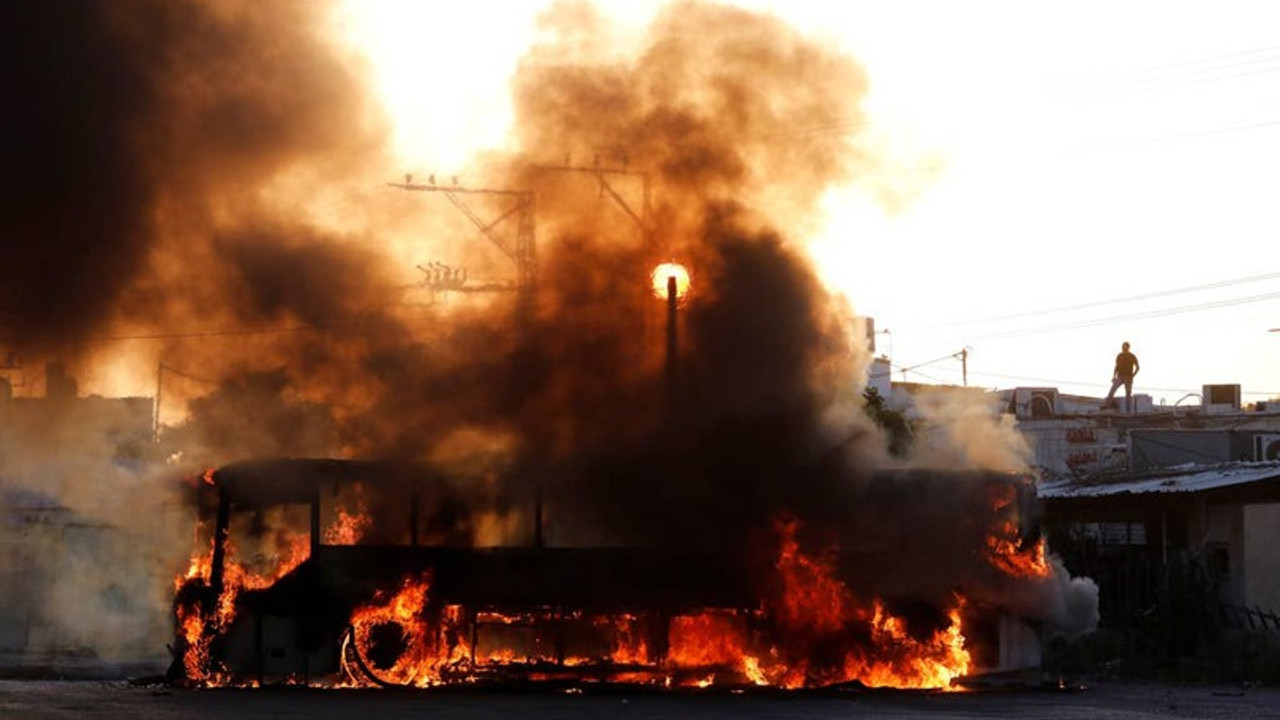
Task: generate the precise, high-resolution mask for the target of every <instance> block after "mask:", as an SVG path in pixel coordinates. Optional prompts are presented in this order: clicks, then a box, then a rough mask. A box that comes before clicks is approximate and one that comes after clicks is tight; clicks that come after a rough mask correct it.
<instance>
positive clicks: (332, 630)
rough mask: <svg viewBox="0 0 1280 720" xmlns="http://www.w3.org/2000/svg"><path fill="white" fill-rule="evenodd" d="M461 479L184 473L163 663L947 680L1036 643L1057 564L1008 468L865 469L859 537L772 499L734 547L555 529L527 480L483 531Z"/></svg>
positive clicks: (453, 679) (424, 474) (429, 471)
mask: <svg viewBox="0 0 1280 720" xmlns="http://www.w3.org/2000/svg"><path fill="white" fill-rule="evenodd" d="M474 481H475V479H474V478H473V479H470V481H469V482H474ZM466 482H468V481H464V479H462V478H459V477H456V476H451V475H450V474H449V473H446V472H444V471H442V470H441V469H439V468H434V467H430V466H427V465H422V464H404V463H390V462H372V461H350V460H330V459H285V460H263V461H251V462H240V463H235V464H231V465H227V466H224V467H221V468H218V469H216V470H210V471H208V472H206V473H204V474H203V475H200V476H197V477H195V478H193V481H192V486H193V493H194V495H195V497H196V500H197V507H198V509H199V523H198V533H197V535H198V539H197V547H196V550H195V553H194V555H193V557H192V561H191V565H190V567H189V568H188V569H187V570H186V571H185V572H184V573H182V574H180V575H179V577H178V578H177V580H176V588H175V600H174V609H175V624H176V635H177V637H176V643H175V645H174V653H175V657H174V662H173V666H172V668H171V675H172V677H173V679H174V680H175V681H177V682H180V683H184V684H188V685H194V686H220V685H237V686H243V685H259V684H272V683H297V684H308V685H312V684H322V685H326V686H410V687H435V686H445V685H451V684H459V683H468V684H477V683H479V684H485V683H513V682H519V683H566V682H568V683H578V682H596V683H625V684H637V685H645V686H656V687H677V688H678V687H706V686H717V687H734V688H740V687H751V686H765V687H779V688H789V689H798V688H815V687H829V686H834V685H841V684H848V683H855V684H860V685H864V686H874V687H897V688H933V689H950V688H954V687H956V686H957V685H956V683H957V681H959V680H960V679H961V678H964V677H966V676H970V675H973V674H975V673H978V672H982V671H985V670H992V669H997V668H1000V667H1002V666H1004V667H1008V666H1010V665H1011V664H1019V663H1022V662H1025V659H1018V658H1012V657H1011V656H1010V648H1011V647H1013V646H1015V645H1017V643H1019V642H1024V641H1025V640H1026V635H1027V634H1028V632H1029V631H1028V630H1027V626H1026V625H1025V624H1024V623H1022V622H1013V623H1011V622H1010V621H1009V620H1010V618H1011V617H1012V615H1014V614H1016V613H1017V608H1016V607H1014V606H1013V605H1011V604H1010V603H1009V602H1007V601H1006V599H1007V598H1008V597H1010V596H1011V592H1010V588H1011V587H1014V586H1020V585H1025V584H1026V583H1027V582H1031V583H1033V584H1034V583H1043V582H1044V581H1045V579H1046V578H1048V577H1049V575H1050V574H1051V570H1050V568H1049V566H1048V564H1047V563H1046V560H1045V555H1044V544H1043V541H1042V539H1041V538H1040V534H1039V527H1038V525H1037V521H1036V514H1035V486H1034V483H1033V482H1032V481H1031V480H1030V478H1028V477H1026V476H1023V475H1017V474H1007V473H999V472H990V471H949V472H942V471H924V470H911V471H908V470H897V471H878V472H876V473H873V474H872V476H870V477H868V478H866V479H864V481H862V482H861V483H860V484H859V487H858V488H857V491H856V493H855V494H854V495H852V496H851V497H850V498H849V502H850V505H849V507H848V508H847V513H845V514H846V516H847V517H848V520H849V522H850V523H851V524H853V525H856V526H857V527H858V531H857V533H856V536H857V537H858V538H859V539H860V541H859V542H858V543H856V544H850V543H844V544H843V545H842V546H837V545H836V544H835V542H834V541H833V540H832V536H825V540H822V541H817V540H816V538H822V537H823V536H821V535H813V534H810V533H809V532H808V530H809V528H808V527H807V526H806V520H805V519H804V518H801V517H798V516H795V515H792V514H789V513H785V512H781V513H777V514H775V515H774V516H773V517H772V518H771V520H770V522H769V523H768V525H769V526H768V527H767V528H761V532H759V533H757V534H755V536H754V537H753V538H752V539H751V541H750V542H748V543H745V544H744V545H743V546H742V547H743V548H746V549H744V550H743V551H742V552H739V553H730V552H725V551H724V550H723V548H706V547H698V546H690V547H676V548H673V547H662V546H643V545H623V546H606V545H580V544H579V545H575V544H570V543H565V544H557V543H556V542H554V540H552V541H548V538H554V537H555V535H554V533H550V532H546V533H544V531H543V525H545V526H547V528H548V529H549V528H551V527H554V525H555V517H556V513H555V508H554V507H553V506H552V505H551V504H550V503H549V502H547V501H544V498H543V495H542V493H540V492H536V493H533V497H532V499H531V501H532V502H533V503H534V507H532V508H531V510H530V512H526V513H521V514H519V517H521V518H523V519H525V520H529V521H530V522H533V523H537V524H538V525H537V527H534V528H525V532H523V540H522V541H521V542H506V543H489V542H487V541H486V540H485V539H484V533H478V532H477V528H476V523H477V522H479V521H478V520H477V518H480V517H482V516H483V514H484V513H486V512H493V511H494V510H495V508H494V507H477V506H474V505H475V504H477V503H479V504H481V505H483V504H484V503H482V502H480V501H478V500H476V496H475V494H468V493H466V492H463V491H462V490H461V489H460V487H462V486H464V485H465V484H466ZM487 482H489V483H491V484H492V483H494V482H496V481H495V480H494V478H492V477H490V478H487ZM490 497H494V495H490ZM544 502H546V504H547V507H545V508H544V507H543V505H544ZM469 504H470V506H469ZM659 521H660V519H659ZM924 528H928V531H927V532H924V531H922V529H924ZM509 535H512V534H509ZM521 535H522V533H520V532H516V533H514V536H517V537H519V536H521ZM842 542H843V541H842ZM914 565H924V566H927V567H928V573H927V574H928V578H927V579H922V578H921V577H912V576H913V575H914V573H913V572H907V571H905V568H909V567H912V566H914ZM1019 634H1021V635H1019ZM1012 636H1018V637H1012ZM1032 659H1033V660H1034V658H1032Z"/></svg>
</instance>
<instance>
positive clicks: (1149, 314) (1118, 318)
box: [963, 292, 1280, 341]
mask: <svg viewBox="0 0 1280 720" xmlns="http://www.w3.org/2000/svg"><path fill="white" fill-rule="evenodd" d="M1275 299H1280V292H1274V293H1265V294H1261V295H1249V296H1246V297H1240V298H1230V299H1227V300H1216V301H1213V302H1205V303H1199V304H1196V305H1182V306H1179V307H1174V308H1164V309H1162V310H1149V311H1145V312H1138V313H1129V314H1126V315H1111V316H1108V317H1103V318H1094V319H1092V320H1080V321H1076V322H1065V323H1058V324H1056V325H1045V326H1041V327H1033V328H1023V329H1021V330H1008V331H1004V332H993V333H985V334H979V335H972V336H963V337H964V339H965V340H967V341H976V340H1006V339H1009V338H1017V337H1026V336H1028V335H1044V334H1046V333H1054V332H1061V331H1065V330H1080V329H1083V328H1091V327H1098V326H1101V325H1110V324H1113V323H1118V322H1126V321H1130V320H1146V319H1151V318H1158V317H1167V316H1169V315H1182V314H1185V313H1191V312H1200V311H1203V310H1216V309H1219V308H1224V307H1234V306H1236V305H1246V304H1249V303H1256V302H1266V301H1268V300H1275Z"/></svg>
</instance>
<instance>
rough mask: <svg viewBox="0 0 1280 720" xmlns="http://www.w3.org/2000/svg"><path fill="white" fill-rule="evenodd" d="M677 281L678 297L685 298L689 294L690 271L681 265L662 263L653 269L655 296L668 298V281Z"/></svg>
mask: <svg viewBox="0 0 1280 720" xmlns="http://www.w3.org/2000/svg"><path fill="white" fill-rule="evenodd" d="M668 278H675V279H676V297H677V298H683V297H684V296H685V295H686V294H687V293H688V292H689V271H688V270H686V269H685V267H684V266H683V265H681V264H679V263H662V264H661V265H659V266H657V267H655V268H654V269H653V294H654V295H657V296H658V297H660V298H665V297H666V296H667V279H668Z"/></svg>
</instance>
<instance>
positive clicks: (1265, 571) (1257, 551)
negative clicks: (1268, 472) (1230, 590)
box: [1243, 503, 1280, 612]
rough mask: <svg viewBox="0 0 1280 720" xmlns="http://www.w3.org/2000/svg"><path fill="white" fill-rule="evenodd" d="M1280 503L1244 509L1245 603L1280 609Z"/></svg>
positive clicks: (1267, 608)
mask: <svg viewBox="0 0 1280 720" xmlns="http://www.w3.org/2000/svg"><path fill="white" fill-rule="evenodd" d="M1277 548H1280V503H1267V504H1263V505H1246V506H1245V508H1244V548H1243V550H1244V553H1243V554H1244V568H1243V570H1244V604H1245V605H1248V606H1249V607H1254V606H1257V607H1260V608H1262V609H1263V610H1264V611H1270V612H1280V551H1277Z"/></svg>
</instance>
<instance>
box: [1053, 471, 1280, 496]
mask: <svg viewBox="0 0 1280 720" xmlns="http://www.w3.org/2000/svg"><path fill="white" fill-rule="evenodd" d="M1276 479H1280V462H1256V463H1255V462H1248V463H1246V462H1242V463H1227V464H1224V465H1214V466H1212V467H1206V466H1204V465H1184V466H1179V467H1175V468H1166V469H1164V470H1162V471H1160V472H1152V473H1143V474H1142V475H1123V476H1119V477H1116V476H1112V477H1105V476H1095V477H1092V478H1069V479H1066V480H1050V481H1045V482H1041V483H1040V484H1039V486H1038V487H1037V488H1036V492H1037V494H1039V496H1040V497H1042V498H1048V499H1052V498H1086V497H1106V496H1109V495H1153V494H1159V493H1194V492H1204V491H1206V490H1214V489H1217V488H1223V487H1230V486H1233V485H1247V484H1249V483H1255V482H1262V481H1264V480H1276Z"/></svg>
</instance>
